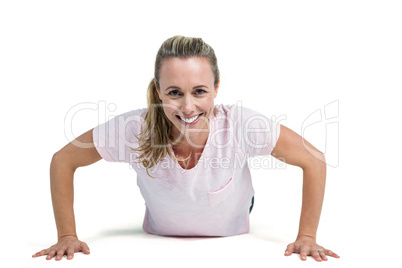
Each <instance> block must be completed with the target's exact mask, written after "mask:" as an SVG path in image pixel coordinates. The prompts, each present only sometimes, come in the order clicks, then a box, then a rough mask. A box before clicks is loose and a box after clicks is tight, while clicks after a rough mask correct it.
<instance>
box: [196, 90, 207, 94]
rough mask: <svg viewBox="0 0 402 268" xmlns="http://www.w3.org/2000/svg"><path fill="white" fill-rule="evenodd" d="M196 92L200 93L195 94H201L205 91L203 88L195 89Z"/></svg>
mask: <svg viewBox="0 0 402 268" xmlns="http://www.w3.org/2000/svg"><path fill="white" fill-rule="evenodd" d="M196 92H201V93H199V94H197V95H201V94H203V93H205V92H206V91H205V90H203V89H197V90H196Z"/></svg>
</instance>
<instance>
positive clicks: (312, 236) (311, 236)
mask: <svg viewBox="0 0 402 268" xmlns="http://www.w3.org/2000/svg"><path fill="white" fill-rule="evenodd" d="M301 238H310V239H313V240H314V241H315V240H316V237H315V235H309V234H299V235H297V238H296V240H298V239H301Z"/></svg>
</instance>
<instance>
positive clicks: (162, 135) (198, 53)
mask: <svg viewBox="0 0 402 268" xmlns="http://www.w3.org/2000/svg"><path fill="white" fill-rule="evenodd" d="M174 57H177V58H181V59H186V58H190V57H203V58H206V59H207V60H208V62H209V63H210V65H211V69H212V73H213V74H214V85H215V87H216V86H217V85H218V83H219V78H220V74H219V68H218V60H217V58H216V56H215V52H214V50H213V48H212V47H211V46H209V45H208V44H207V43H205V42H204V41H203V40H202V39H201V38H195V37H185V36H181V35H176V36H173V37H171V38H169V39H167V40H166V41H165V42H163V44H162V46H161V47H160V48H159V50H158V53H157V55H156V60H155V73H154V78H153V79H152V80H151V82H150V83H149V85H148V93H147V99H148V111H147V114H146V115H145V119H144V123H143V126H142V127H143V128H142V131H141V132H140V133H139V137H138V136H137V135H135V137H136V138H137V139H138V144H139V146H138V148H136V149H133V148H131V149H132V150H134V151H138V152H139V153H140V156H139V159H140V162H141V163H142V165H143V166H144V167H145V168H146V170H147V174H148V175H149V176H150V177H152V176H151V175H150V174H149V172H148V169H150V168H151V167H153V166H155V165H156V164H158V163H159V161H161V160H163V159H164V158H165V156H166V153H168V154H169V155H170V157H171V158H173V159H175V160H177V161H185V160H187V159H188V158H189V157H190V156H191V154H190V155H189V156H188V157H187V158H186V159H183V160H180V159H177V158H176V157H175V156H174V155H173V154H172V152H171V150H169V148H170V146H171V145H178V144H180V142H174V141H173V138H172V136H171V129H172V123H171V122H170V120H169V119H168V118H167V117H166V115H165V113H164V111H163V105H162V101H161V100H160V99H159V96H158V92H157V88H158V89H159V88H160V86H159V75H160V70H161V66H162V63H163V62H164V61H165V60H168V59H170V58H174ZM216 112H217V109H216V108H214V111H213V113H214V115H216ZM152 178H155V177H152Z"/></svg>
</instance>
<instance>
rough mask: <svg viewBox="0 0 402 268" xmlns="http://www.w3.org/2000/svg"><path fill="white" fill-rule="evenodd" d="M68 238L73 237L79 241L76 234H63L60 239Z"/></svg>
mask: <svg viewBox="0 0 402 268" xmlns="http://www.w3.org/2000/svg"><path fill="white" fill-rule="evenodd" d="M67 236H73V237H75V238H77V239H78V237H77V235H76V234H63V235H59V237H58V239H60V238H63V237H67Z"/></svg>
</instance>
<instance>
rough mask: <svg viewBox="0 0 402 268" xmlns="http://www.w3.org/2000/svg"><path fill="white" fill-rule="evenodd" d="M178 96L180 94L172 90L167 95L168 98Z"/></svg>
mask: <svg viewBox="0 0 402 268" xmlns="http://www.w3.org/2000/svg"><path fill="white" fill-rule="evenodd" d="M178 94H180V93H179V91H177V90H172V91H170V92H169V93H168V95H170V96H178Z"/></svg>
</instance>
